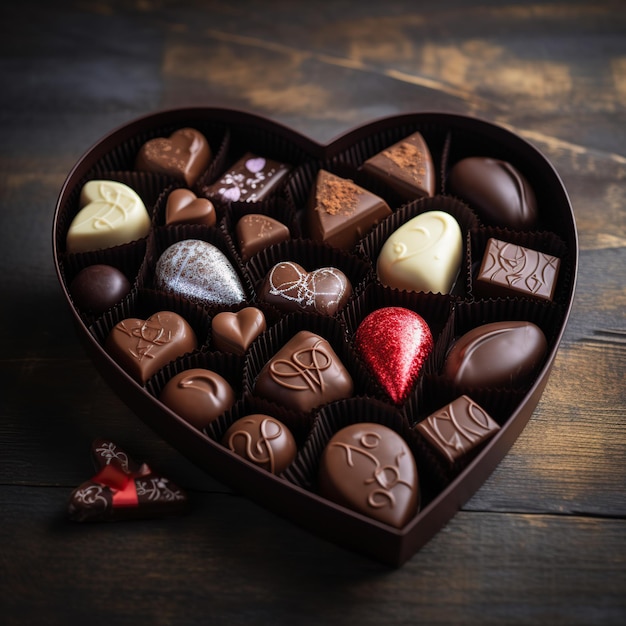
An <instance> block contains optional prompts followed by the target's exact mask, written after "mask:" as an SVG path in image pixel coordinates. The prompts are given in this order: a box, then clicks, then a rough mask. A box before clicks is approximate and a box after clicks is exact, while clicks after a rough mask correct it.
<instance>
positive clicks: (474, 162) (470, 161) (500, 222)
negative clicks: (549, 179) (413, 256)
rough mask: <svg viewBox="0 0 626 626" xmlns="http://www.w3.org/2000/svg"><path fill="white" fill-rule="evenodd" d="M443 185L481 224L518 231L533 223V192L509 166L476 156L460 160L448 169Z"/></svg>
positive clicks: (530, 227)
mask: <svg viewBox="0 0 626 626" xmlns="http://www.w3.org/2000/svg"><path fill="white" fill-rule="evenodd" d="M446 184H447V191H448V192H449V193H450V194H452V195H454V196H457V197H458V198H460V199H461V200H464V201H465V202H467V204H468V205H469V206H470V208H471V209H473V210H474V211H475V212H476V213H477V215H478V217H480V219H481V220H483V222H484V223H485V224H488V225H490V226H504V227H507V228H513V229H519V230H530V229H533V228H534V227H535V226H536V224H537V220H538V207H537V199H536V195H535V192H534V190H533V188H532V187H531V185H530V183H529V182H528V180H527V179H526V177H525V176H524V175H523V174H522V173H521V172H520V171H519V170H518V169H517V168H516V167H514V166H513V165H512V164H511V163H508V162H506V161H502V160H500V159H492V158H487V157H479V156H473V157H468V158H465V159H461V160H460V161H459V162H458V163H455V164H454V166H453V167H452V168H451V169H450V172H449V173H448V177H447V181H446Z"/></svg>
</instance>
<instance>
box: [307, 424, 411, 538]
mask: <svg viewBox="0 0 626 626" xmlns="http://www.w3.org/2000/svg"><path fill="white" fill-rule="evenodd" d="M319 492H320V495H322V496H324V497H325V498H328V499H329V500H332V501H333V502H336V503H337V504H341V505H342V506H345V507H348V508H350V509H353V510H355V511H358V512H359V513H362V514H364V515H367V516H368V517H371V518H373V519H377V520H379V521H381V522H383V523H385V524H389V525H391V526H395V527H396V528H402V526H404V525H405V524H406V523H407V522H408V521H409V520H410V519H411V517H413V515H415V513H417V508H418V502H419V498H418V495H419V482H418V476H417V466H416V464H415V459H414V458H413V454H412V452H411V450H410V448H409V447H408V445H407V444H406V442H405V441H404V439H402V437H400V435H398V433H396V432H395V431H393V430H391V429H390V428H388V427H387V426H383V425H382V424H376V423H368V422H363V423H357V424H351V425H350V426H346V427H345V428H342V429H341V430H340V431H338V432H337V433H336V434H335V435H334V436H333V437H332V438H331V439H330V441H329V442H328V444H327V445H326V447H325V448H324V451H323V453H322V458H321V460H320V468H319Z"/></svg>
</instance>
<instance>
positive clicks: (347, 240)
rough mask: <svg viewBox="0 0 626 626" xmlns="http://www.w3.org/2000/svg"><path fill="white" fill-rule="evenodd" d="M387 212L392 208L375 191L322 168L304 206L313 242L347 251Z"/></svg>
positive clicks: (387, 214)
mask: <svg viewBox="0 0 626 626" xmlns="http://www.w3.org/2000/svg"><path fill="white" fill-rule="evenodd" d="M389 215H391V209H390V208H389V206H388V205H387V203H386V202H385V201H384V200H383V199H382V198H380V197H378V196H377V195H376V194H374V193H372V192H371V191H368V190H367V189H364V188H363V187H360V186H359V185H357V184H356V183H354V182H353V181H351V180H347V179H345V178H342V177H340V176H336V175H335V174H332V173H331V172H328V171H326V170H324V169H320V171H319V172H318V174H317V179H316V181H315V184H314V185H313V188H312V189H311V192H310V195H309V203H308V207H307V224H308V229H309V236H310V237H311V239H313V240H314V241H319V242H323V243H327V244H329V245H331V246H333V247H335V248H340V249H342V250H349V249H351V248H353V247H354V246H355V245H356V244H357V243H358V241H359V240H360V239H362V238H363V237H364V236H365V235H366V234H367V233H368V232H369V231H370V230H371V229H372V228H373V227H374V226H376V224H378V223H379V222H381V221H382V220H383V219H384V218H386V217H387V216H389Z"/></svg>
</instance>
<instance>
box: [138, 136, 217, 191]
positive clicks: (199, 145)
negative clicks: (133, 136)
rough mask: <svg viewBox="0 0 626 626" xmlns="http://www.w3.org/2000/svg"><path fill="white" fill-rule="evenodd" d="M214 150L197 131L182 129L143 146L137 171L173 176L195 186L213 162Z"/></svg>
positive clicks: (139, 154)
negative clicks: (212, 152)
mask: <svg viewBox="0 0 626 626" xmlns="http://www.w3.org/2000/svg"><path fill="white" fill-rule="evenodd" d="M211 156H212V154H211V147H210V146H209V142H208V141H207V139H206V137H205V136H204V135H203V134H202V133H201V132H200V131H198V130H196V129H195V128H180V129H178V130H176V131H174V132H173V133H172V134H171V135H170V136H169V137H156V138H155V139H150V140H149V141H147V142H146V143H144V144H143V146H141V148H140V150H139V152H138V153H137V157H136V159H135V169H137V170H141V171H147V172H154V173H156V174H162V175H165V176H171V177H173V178H177V179H179V180H182V181H184V182H185V184H186V185H188V186H191V185H193V184H194V183H195V182H196V181H197V180H198V178H199V177H200V175H201V174H202V173H203V172H204V171H205V170H206V169H207V168H208V167H209V163H210V162H211Z"/></svg>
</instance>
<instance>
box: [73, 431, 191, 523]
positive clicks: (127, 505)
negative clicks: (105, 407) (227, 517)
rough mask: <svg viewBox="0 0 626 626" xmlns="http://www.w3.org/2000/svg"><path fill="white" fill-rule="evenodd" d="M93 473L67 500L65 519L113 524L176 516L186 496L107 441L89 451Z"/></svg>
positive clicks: (186, 502) (97, 443) (184, 502)
mask: <svg viewBox="0 0 626 626" xmlns="http://www.w3.org/2000/svg"><path fill="white" fill-rule="evenodd" d="M91 451H92V457H93V460H94V464H95V466H96V471H97V473H96V474H95V475H94V476H93V477H92V478H91V479H90V480H88V481H85V482H84V483H82V484H81V485H79V486H78V487H77V488H76V489H74V491H73V492H72V494H71V495H70V498H69V503H68V507H67V515H68V518H69V519H71V520H72V521H75V522H113V521H124V520H136V519H148V518H160V517H166V516H170V515H180V514H181V513H184V512H185V511H186V510H187V506H188V499H187V494H186V493H185V492H184V491H183V490H182V489H181V488H180V487H179V486H178V485H176V484H174V483H173V482H172V481H170V480H169V479H168V478H166V477H165V476H162V475H160V474H158V473H155V472H154V471H153V470H152V469H151V468H150V467H149V466H148V465H147V464H145V463H141V464H139V463H137V462H135V461H134V460H133V459H132V458H131V457H130V456H129V455H128V454H127V453H126V452H125V451H124V450H123V449H122V448H120V447H119V446H118V445H117V444H116V443H114V442H113V441H110V440H108V439H96V440H95V441H94V442H93V444H92V447H91Z"/></svg>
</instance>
